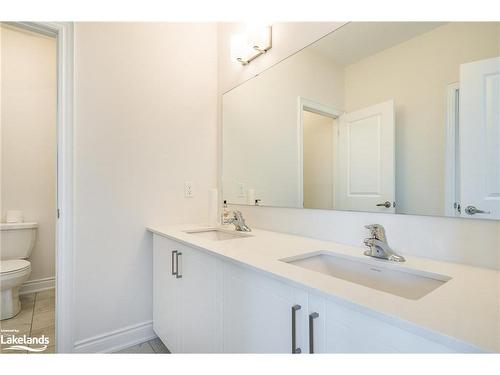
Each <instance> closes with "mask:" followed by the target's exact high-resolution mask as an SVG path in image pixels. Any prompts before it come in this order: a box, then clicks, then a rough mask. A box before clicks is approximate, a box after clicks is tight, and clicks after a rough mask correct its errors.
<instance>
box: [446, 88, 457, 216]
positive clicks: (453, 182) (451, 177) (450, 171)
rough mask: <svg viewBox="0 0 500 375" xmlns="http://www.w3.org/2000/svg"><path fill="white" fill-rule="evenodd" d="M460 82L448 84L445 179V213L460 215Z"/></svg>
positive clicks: (447, 214)
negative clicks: (458, 207)
mask: <svg viewBox="0 0 500 375" xmlns="http://www.w3.org/2000/svg"><path fill="white" fill-rule="evenodd" d="M459 98H460V83H459V82H453V83H450V84H448V85H447V86H446V136H445V141H446V151H445V180H444V184H445V185H444V215H445V216H450V217H460V211H458V210H457V208H455V207H454V205H455V204H460V196H457V191H459V188H460V186H457V185H460V176H459V175H458V176H457V174H459V173H460V169H459V167H460V164H459V163H460V156H459V149H458V142H459V141H458V136H459V134H458V132H459V131H460V130H459V122H458V121H459V105H460V104H459Z"/></svg>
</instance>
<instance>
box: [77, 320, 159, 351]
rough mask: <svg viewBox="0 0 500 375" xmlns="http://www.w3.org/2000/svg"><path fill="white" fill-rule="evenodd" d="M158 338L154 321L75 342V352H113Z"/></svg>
mask: <svg viewBox="0 0 500 375" xmlns="http://www.w3.org/2000/svg"><path fill="white" fill-rule="evenodd" d="M154 338H156V335H155V333H154V331H153V322H152V321H147V322H143V323H139V324H134V325H130V326H128V327H124V328H121V329H117V330H115V331H111V332H107V333H105V334H102V335H97V336H93V337H90V338H88V339H85V340H80V341H77V342H75V345H74V349H73V351H74V352H75V353H112V352H116V351H119V350H121V349H125V348H128V347H129V346H133V345H136V344H140V343H141V342H144V341H148V340H151V339H154Z"/></svg>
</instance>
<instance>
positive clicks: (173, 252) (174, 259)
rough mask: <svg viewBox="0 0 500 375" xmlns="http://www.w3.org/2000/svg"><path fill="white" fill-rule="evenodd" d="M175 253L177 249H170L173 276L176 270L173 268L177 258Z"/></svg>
mask: <svg viewBox="0 0 500 375" xmlns="http://www.w3.org/2000/svg"><path fill="white" fill-rule="evenodd" d="M176 255H177V250H175V251H172V275H173V276H176V275H177V271H176V270H175V268H176V267H175V261H176V259H177V257H176Z"/></svg>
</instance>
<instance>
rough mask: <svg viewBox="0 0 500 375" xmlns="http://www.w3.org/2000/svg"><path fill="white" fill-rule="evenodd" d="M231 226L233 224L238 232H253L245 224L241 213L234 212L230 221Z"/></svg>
mask: <svg viewBox="0 0 500 375" xmlns="http://www.w3.org/2000/svg"><path fill="white" fill-rule="evenodd" d="M228 223H229V224H233V225H234V226H235V228H236V230H237V231H238V232H251V231H252V229H250V227H249V226H248V225H247V224H246V223H245V219H244V218H243V214H242V213H241V211H234V212H233V217H232V218H231V219H229V220H228Z"/></svg>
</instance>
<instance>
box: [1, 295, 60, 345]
mask: <svg viewBox="0 0 500 375" xmlns="http://www.w3.org/2000/svg"><path fill="white" fill-rule="evenodd" d="M1 330H9V331H10V330H16V332H14V333H10V334H14V335H16V336H23V335H26V336H30V337H39V336H41V335H45V336H46V337H48V338H49V345H48V347H47V349H46V350H45V351H43V352H41V353H54V352H55V344H56V341H55V340H56V338H55V293H54V289H51V290H45V291H43V292H37V293H32V294H25V295H23V296H21V311H20V312H19V314H17V315H16V316H15V317H13V318H11V319H7V320H2V321H0V331H1ZM2 334H3V336H4V337H5V336H6V335H8V334H9V333H7V334H6V333H5V332H3V333H2ZM8 346H10V345H1V346H0V353H2V354H4V353H18V354H19V353H24V354H26V351H18V350H5V349H6V347H8ZM34 347H36V346H35V345H34ZM28 354H34V353H31V352H29V353H28Z"/></svg>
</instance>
